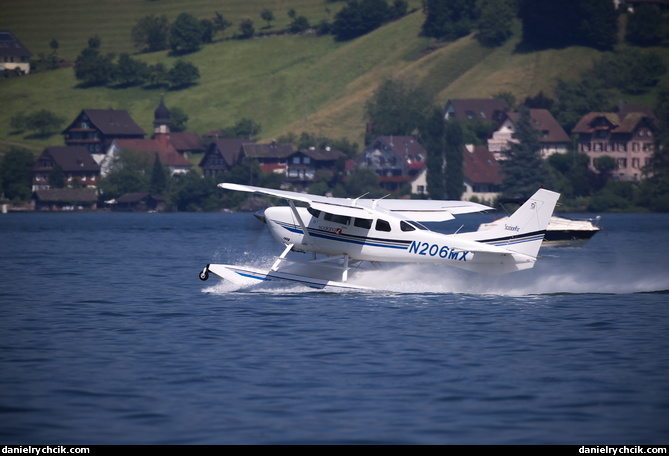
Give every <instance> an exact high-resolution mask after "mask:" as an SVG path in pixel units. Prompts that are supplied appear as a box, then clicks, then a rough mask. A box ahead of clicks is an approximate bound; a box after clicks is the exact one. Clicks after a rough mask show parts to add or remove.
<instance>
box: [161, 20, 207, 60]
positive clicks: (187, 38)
mask: <svg viewBox="0 0 669 456" xmlns="http://www.w3.org/2000/svg"><path fill="white" fill-rule="evenodd" d="M202 36H203V30H202V23H201V22H200V21H199V20H197V18H196V17H195V16H193V15H192V14H189V13H181V14H179V16H177V19H176V21H174V23H173V24H172V26H171V27H170V38H169V42H170V49H171V50H172V52H173V53H175V54H188V53H191V52H195V51H198V50H199V49H200V47H201V46H202Z"/></svg>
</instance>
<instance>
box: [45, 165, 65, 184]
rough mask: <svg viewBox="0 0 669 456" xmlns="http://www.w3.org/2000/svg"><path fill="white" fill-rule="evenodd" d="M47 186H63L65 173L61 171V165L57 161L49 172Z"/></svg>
mask: <svg viewBox="0 0 669 456" xmlns="http://www.w3.org/2000/svg"><path fill="white" fill-rule="evenodd" d="M49 187H51V188H65V173H64V172H63V167H62V166H60V165H59V164H58V163H56V165H55V166H54V167H53V168H52V169H51V172H50V173H49Z"/></svg>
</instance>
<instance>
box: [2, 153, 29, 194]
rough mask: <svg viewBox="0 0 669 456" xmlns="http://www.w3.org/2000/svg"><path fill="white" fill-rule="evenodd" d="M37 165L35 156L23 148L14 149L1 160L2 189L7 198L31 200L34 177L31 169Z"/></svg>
mask: <svg viewBox="0 0 669 456" xmlns="http://www.w3.org/2000/svg"><path fill="white" fill-rule="evenodd" d="M34 163H35V157H34V156H33V154H32V153H31V152H30V151H28V150H26V149H23V148H17V147H12V148H11V149H10V150H9V152H7V153H6V154H5V155H4V156H2V158H0V188H2V191H3V192H4V194H5V197H6V198H7V199H9V200H14V201H27V200H29V199H30V194H31V192H30V188H31V185H32V175H31V173H30V169H31V168H32V166H33V164H34Z"/></svg>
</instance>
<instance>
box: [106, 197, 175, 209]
mask: <svg viewBox="0 0 669 456" xmlns="http://www.w3.org/2000/svg"><path fill="white" fill-rule="evenodd" d="M113 209H114V210H118V211H130V212H135V211H141V212H145V211H157V212H160V211H163V210H165V198H164V197H163V196H160V195H152V194H150V193H125V194H123V195H121V196H119V197H118V198H117V199H116V202H115V204H114V206H113Z"/></svg>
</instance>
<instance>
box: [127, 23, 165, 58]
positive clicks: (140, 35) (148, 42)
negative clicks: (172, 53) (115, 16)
mask: <svg viewBox="0 0 669 456" xmlns="http://www.w3.org/2000/svg"><path fill="white" fill-rule="evenodd" d="M169 33H170V24H169V21H168V20H167V16H165V15H164V14H163V15H162V16H154V15H150V16H145V17H143V18H141V19H139V20H138V21H137V24H135V26H134V27H133V28H132V32H131V34H132V42H133V44H134V46H135V47H136V48H137V49H139V50H142V51H146V52H156V51H163V50H165V49H167V44H168V40H169Z"/></svg>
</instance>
